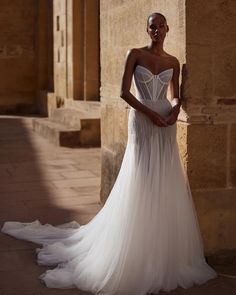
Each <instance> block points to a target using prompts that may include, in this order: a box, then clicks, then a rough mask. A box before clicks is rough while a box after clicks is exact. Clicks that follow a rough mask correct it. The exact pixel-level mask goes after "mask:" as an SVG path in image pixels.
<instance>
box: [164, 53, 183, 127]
mask: <svg viewBox="0 0 236 295" xmlns="http://www.w3.org/2000/svg"><path fill="white" fill-rule="evenodd" d="M179 74H180V64H179V61H178V60H177V59H175V63H174V72H173V76H172V80H171V83H170V92H171V100H172V101H171V104H172V110H171V112H170V114H169V117H168V119H167V121H168V124H169V125H172V124H174V123H175V122H176V121H177V118H178V114H179V110H180V106H181V99H180V97H179Z"/></svg>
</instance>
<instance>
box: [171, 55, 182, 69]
mask: <svg viewBox="0 0 236 295" xmlns="http://www.w3.org/2000/svg"><path fill="white" fill-rule="evenodd" d="M168 57H169V60H170V63H171V65H172V67H173V68H175V69H176V70H178V69H179V68H180V63H179V60H178V58H177V57H175V56H173V55H171V54H168Z"/></svg>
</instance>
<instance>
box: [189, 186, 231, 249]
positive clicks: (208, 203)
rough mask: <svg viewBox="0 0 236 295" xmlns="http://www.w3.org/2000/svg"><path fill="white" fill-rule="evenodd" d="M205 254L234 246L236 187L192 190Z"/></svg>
mask: <svg viewBox="0 0 236 295" xmlns="http://www.w3.org/2000/svg"><path fill="white" fill-rule="evenodd" d="M192 193H193V197H194V202H195V205H196V210H197V215H198V219H199V224H200V228H201V233H202V236H203V241H204V248H205V251H206V253H207V254H211V253H217V252H218V251H220V250H222V249H224V250H230V249H235V248H236V236H235V226H236V215H235V211H236V198H235V195H236V189H220V190H207V189H206V190H203V191H199V190H192Z"/></svg>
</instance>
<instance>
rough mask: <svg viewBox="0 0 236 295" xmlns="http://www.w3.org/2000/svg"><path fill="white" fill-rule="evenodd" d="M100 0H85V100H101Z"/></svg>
mask: <svg viewBox="0 0 236 295" xmlns="http://www.w3.org/2000/svg"><path fill="white" fill-rule="evenodd" d="M98 12H99V1H98V0H86V1H84V100H92V101H94V100H99V13H98Z"/></svg>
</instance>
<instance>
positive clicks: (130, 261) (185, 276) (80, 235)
mask: <svg viewBox="0 0 236 295" xmlns="http://www.w3.org/2000/svg"><path fill="white" fill-rule="evenodd" d="M172 74H173V69H169V70H166V71H163V72H162V73H160V74H159V75H153V74H152V73H151V72H150V71H149V70H147V69H145V68H144V67H141V66H138V67H136V70H135V73H134V82H135V87H136V95H137V98H138V99H139V100H140V101H141V102H142V103H143V104H145V105H147V106H148V107H150V108H152V109H154V110H156V111H157V112H159V113H160V114H161V115H162V116H167V115H168V113H169V111H170V110H171V104H170V103H169V101H168V100H167V98H166V92H167V87H168V83H169V81H170V80H171V77H172ZM2 231H3V232H5V233H7V234H10V235H12V236H15V237H16V238H19V239H24V240H29V241H34V242H36V243H38V244H41V245H43V247H42V248H40V249H37V252H38V263H39V264H41V265H55V266H56V267H55V268H54V269H52V270H48V271H47V272H46V273H44V274H43V275H42V276H41V279H42V280H43V281H44V282H45V283H46V285H47V286H48V287H51V288H73V287H77V288H79V289H81V290H86V291H91V292H93V293H94V294H103V295H112V294H116V295H145V294H147V293H156V294H157V293H158V292H159V290H164V291H170V290H172V289H175V288H176V287H177V286H181V287H183V288H189V287H191V286H192V285H193V284H203V283H204V282H206V281H207V280H209V279H212V278H214V277H216V273H215V271H214V270H213V269H212V268H211V267H210V266H209V265H208V264H207V263H206V261H205V259H204V254H203V246H202V240H201V235H200V230H199V226H198V222H197V217H196V212H195V208H194V204H193V201H192V196H191V192H190V189H189V184H188V179H187V176H186V174H185V172H184V169H183V166H182V163H181V160H180V156H179V151H178V146H177V143H176V125H172V126H169V127H166V128H158V127H156V126H154V125H153V124H152V123H151V122H150V120H149V119H148V118H146V117H145V116H144V115H143V114H141V113H140V112H137V111H136V110H134V109H131V110H130V114H129V122H128V142H127V147H126V150H125V154H124V158H123V161H122V164H121V168H120V172H119V175H118V177H117V179H116V182H115V184H114V186H113V189H112V191H111V193H110V195H109V197H108V199H107V201H106V203H105V205H104V207H103V208H102V209H101V210H100V212H99V213H98V214H97V215H96V216H95V217H94V218H93V219H92V220H91V221H90V222H89V223H88V224H86V225H79V224H78V223H76V222H72V223H70V224H66V225H65V226H62V227H53V226H51V225H41V224H40V223H39V222H38V221H36V222H33V223H29V224H23V223H19V222H6V223H5V224H4V226H3V228H2Z"/></svg>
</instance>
